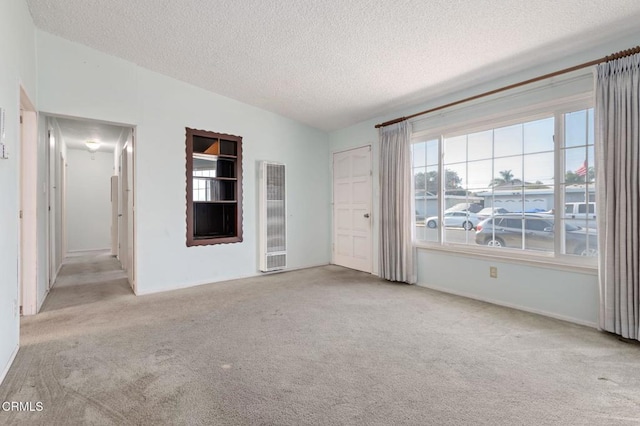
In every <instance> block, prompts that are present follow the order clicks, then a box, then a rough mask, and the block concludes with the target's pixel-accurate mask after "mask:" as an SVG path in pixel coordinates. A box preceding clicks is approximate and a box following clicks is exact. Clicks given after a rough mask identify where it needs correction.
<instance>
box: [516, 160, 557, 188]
mask: <svg viewBox="0 0 640 426" xmlns="http://www.w3.org/2000/svg"><path fill="white" fill-rule="evenodd" d="M553 163H554V160H553V152H546V153H544V154H530V155H525V156H524V176H523V177H524V182H525V186H526V187H533V186H538V187H544V186H545V185H553V175H554V167H553Z"/></svg>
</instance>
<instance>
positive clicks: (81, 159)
mask: <svg viewBox="0 0 640 426" xmlns="http://www.w3.org/2000/svg"><path fill="white" fill-rule="evenodd" d="M67 164H68V166H67V252H74V251H86V250H106V249H109V248H110V247H111V176H112V175H113V153H112V152H96V153H94V154H90V153H89V152H88V151H87V150H86V149H69V150H68V151H67Z"/></svg>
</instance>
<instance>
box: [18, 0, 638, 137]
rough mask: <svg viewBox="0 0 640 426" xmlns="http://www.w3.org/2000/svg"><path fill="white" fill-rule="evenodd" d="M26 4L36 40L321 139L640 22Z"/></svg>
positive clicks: (306, 6) (275, 1) (522, 14)
mask: <svg viewBox="0 0 640 426" xmlns="http://www.w3.org/2000/svg"><path fill="white" fill-rule="evenodd" d="M28 4H29V7H30V10H31V14H32V16H33V19H34V22H35V24H36V25H37V26H38V27H39V28H41V29H43V30H44V31H47V32H50V33H53V34H56V35H59V36H61V37H63V38H66V39H69V40H73V41H76V42H79V43H82V44H85V45H87V46H90V47H93V48H95V49H97V50H100V51H102V52H106V53H109V54H112V55H115V56H118V57H121V58H123V59H127V60H129V61H132V62H135V63H136V64H139V65H140V66H143V67H145V68H149V69H151V70H154V71H157V72H160V73H163V74H165V75H169V76H172V77H174V78H177V79H179V80H183V81H186V82H189V83H192V84H194V85H196V86H199V87H202V88H205V89H208V90H210V91H212V92H215V93H218V94H221V95H224V96H227V97H230V98H234V99H237V100H239V101H242V102H245V103H248V104H251V105H255V106H258V107H261V108H264V109H267V110H270V111H274V112H276V113H279V114H282V115H284V116H287V117H290V118H293V119H296V120H299V121H301V122H304V123H307V124H309V125H312V126H314V127H317V128H320V129H324V130H334V129H339V128H342V127H346V126H348V125H351V124H354V123H356V122H359V121H362V120H365V119H369V118H373V117H376V116H379V115H380V114H381V113H384V112H386V111H389V110H390V109H392V108H398V107H403V106H407V105H410V104H411V103H414V104H415V103H417V102H420V101H424V100H426V99H428V97H429V96H435V95H441V94H442V92H443V90H445V89H446V90H454V89H462V88H465V87H468V86H470V85H472V84H474V83H478V82H482V81H488V80H489V79H491V78H495V77H499V76H501V75H506V74H509V73H512V72H516V71H520V70H523V69H526V68H527V67H530V66H532V65H534V64H537V63H541V62H545V61H549V60H553V59H557V58H559V57H562V56H563V55H566V52H567V50H566V49H567V48H570V49H577V50H581V49H586V48H587V47H588V46H589V45H590V44H593V43H595V42H599V41H602V40H607V39H608V38H612V37H613V36H615V35H617V34H622V33H624V32H631V31H633V30H637V22H640V2H639V1H638V0H609V1H605V0H562V1H557V0H483V1H477V0H457V1H452V0H430V1H427V0H403V1H398V0H393V1H392V0H348V1H345V0H322V1H320V0H318V1H312V0H289V1H282V0H271V1H264V0H182V1H171V0H135V1H131V0H102V1H101V0H90V1H87V0H64V1H61V0H28ZM628 47H631V46H628ZM498 65H499V67H498ZM496 69H499V71H496ZM472 76H473V77H472Z"/></svg>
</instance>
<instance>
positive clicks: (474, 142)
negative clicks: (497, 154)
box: [467, 130, 493, 161]
mask: <svg viewBox="0 0 640 426" xmlns="http://www.w3.org/2000/svg"><path fill="white" fill-rule="evenodd" d="M467 145H468V158H467V160H468V161H473V160H482V159H486V158H492V157H493V131H492V130H487V131H485V132H478V133H471V134H470V135H469V137H468V139H467Z"/></svg>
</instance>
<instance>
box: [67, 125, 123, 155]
mask: <svg viewBox="0 0 640 426" xmlns="http://www.w3.org/2000/svg"><path fill="white" fill-rule="evenodd" d="M54 120H55V121H56V122H57V123H58V127H59V128H60V133H61V134H62V137H63V139H64V142H65V144H66V145H67V148H69V149H87V147H86V145H85V142H87V141H96V142H100V149H99V150H98V151H100V152H113V151H114V150H115V148H116V145H117V144H118V140H119V139H120V135H121V134H122V132H126V131H128V130H129V129H127V128H125V127H120V126H113V125H111V124H103V123H98V122H95V121H86V120H75V119H69V118H55V119H54Z"/></svg>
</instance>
